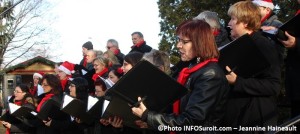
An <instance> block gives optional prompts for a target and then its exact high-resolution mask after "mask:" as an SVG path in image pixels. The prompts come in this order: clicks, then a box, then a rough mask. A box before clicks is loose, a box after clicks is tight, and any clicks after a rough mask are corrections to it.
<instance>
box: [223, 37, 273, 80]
mask: <svg viewBox="0 0 300 134" xmlns="http://www.w3.org/2000/svg"><path fill="white" fill-rule="evenodd" d="M257 45H259V44H255V42H254V41H253V39H252V38H251V37H250V36H249V35H248V34H245V35H243V36H241V37H239V38H238V39H236V40H234V41H232V42H230V43H228V44H227V45H225V46H224V47H223V48H221V49H220V57H219V65H220V66H221V68H222V69H223V70H224V72H225V73H228V71H226V68H225V67H226V66H229V67H230V68H231V69H233V72H235V73H236V74H237V75H238V76H242V77H243V78H249V77H253V76H255V75H256V74H259V73H260V72H262V71H264V70H265V69H267V68H268V67H270V63H269V62H268V60H267V59H266V57H265V56H264V55H263V53H262V52H261V51H260V50H259V49H258V47H257Z"/></svg>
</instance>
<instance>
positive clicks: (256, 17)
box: [228, 1, 261, 31]
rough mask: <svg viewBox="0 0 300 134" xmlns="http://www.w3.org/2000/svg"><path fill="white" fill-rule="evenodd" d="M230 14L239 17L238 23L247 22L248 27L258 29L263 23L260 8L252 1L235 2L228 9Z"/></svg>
mask: <svg viewBox="0 0 300 134" xmlns="http://www.w3.org/2000/svg"><path fill="white" fill-rule="evenodd" d="M228 15H229V16H234V17H236V18H237V24H239V23H241V22H243V23H245V24H247V27H246V29H248V30H253V31H258V30H259V29H260V25H261V22H260V20H261V14H260V9H259V7H258V6H257V5H255V4H254V3H252V2H251V1H240V2H237V3H235V4H233V5H232V6H231V7H230V8H229V10H228Z"/></svg>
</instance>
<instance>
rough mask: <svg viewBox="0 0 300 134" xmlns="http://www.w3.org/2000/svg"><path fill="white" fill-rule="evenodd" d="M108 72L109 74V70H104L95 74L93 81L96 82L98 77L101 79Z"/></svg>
mask: <svg viewBox="0 0 300 134" xmlns="http://www.w3.org/2000/svg"><path fill="white" fill-rule="evenodd" d="M106 72H108V68H104V69H103V70H102V71H101V72H99V73H95V74H94V75H93V77H92V79H93V80H94V81H96V79H97V78H98V77H101V76H102V75H103V74H105V73H106Z"/></svg>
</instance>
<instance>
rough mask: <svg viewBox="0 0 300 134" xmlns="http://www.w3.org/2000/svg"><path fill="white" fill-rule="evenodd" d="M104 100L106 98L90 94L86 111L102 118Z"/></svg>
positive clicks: (97, 117)
mask: <svg viewBox="0 0 300 134" xmlns="http://www.w3.org/2000/svg"><path fill="white" fill-rule="evenodd" d="M103 101H104V98H97V97H93V96H89V97H88V104H87V105H88V106H87V108H86V112H87V113H88V114H90V115H92V116H93V117H94V118H96V119H100V117H101V114H102V106H103Z"/></svg>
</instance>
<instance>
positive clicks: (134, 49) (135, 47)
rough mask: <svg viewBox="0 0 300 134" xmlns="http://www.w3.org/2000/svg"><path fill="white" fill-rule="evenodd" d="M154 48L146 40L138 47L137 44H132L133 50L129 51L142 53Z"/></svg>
mask: <svg viewBox="0 0 300 134" xmlns="http://www.w3.org/2000/svg"><path fill="white" fill-rule="evenodd" d="M151 50H152V47H150V46H148V45H147V44H146V41H145V42H144V43H143V44H142V45H141V46H139V47H137V46H132V47H131V50H130V52H129V53H131V52H136V51H137V52H141V53H147V52H150V51H151Z"/></svg>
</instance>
